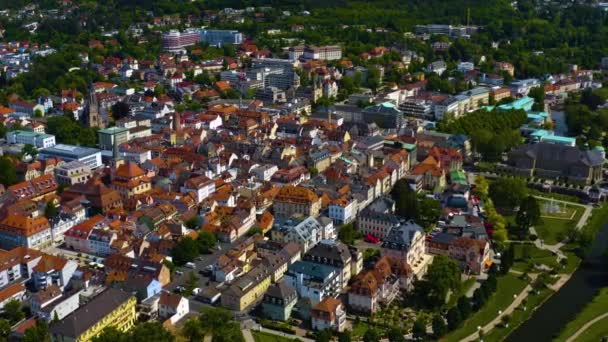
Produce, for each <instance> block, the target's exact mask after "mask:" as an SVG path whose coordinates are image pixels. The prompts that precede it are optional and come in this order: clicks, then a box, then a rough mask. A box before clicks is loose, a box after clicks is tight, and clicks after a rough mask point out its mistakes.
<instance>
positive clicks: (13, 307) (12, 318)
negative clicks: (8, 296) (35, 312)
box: [4, 299, 25, 325]
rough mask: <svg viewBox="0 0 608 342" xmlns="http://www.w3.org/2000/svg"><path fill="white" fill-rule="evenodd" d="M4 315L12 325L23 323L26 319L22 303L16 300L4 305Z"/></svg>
mask: <svg viewBox="0 0 608 342" xmlns="http://www.w3.org/2000/svg"><path fill="white" fill-rule="evenodd" d="M4 314H5V315H6V318H7V319H8V321H9V322H10V323H11V325H13V324H15V323H17V322H19V321H21V320H22V319H23V317H25V314H24V313H23V310H21V303H20V302H19V301H18V300H16V299H12V300H10V301H9V302H8V303H6V304H5V305H4Z"/></svg>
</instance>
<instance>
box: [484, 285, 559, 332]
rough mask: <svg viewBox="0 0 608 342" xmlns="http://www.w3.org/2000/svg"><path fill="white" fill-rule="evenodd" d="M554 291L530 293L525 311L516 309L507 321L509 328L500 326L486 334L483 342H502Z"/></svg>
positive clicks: (520, 308) (519, 308) (545, 290)
mask: <svg viewBox="0 0 608 342" xmlns="http://www.w3.org/2000/svg"><path fill="white" fill-rule="evenodd" d="M553 293H554V291H553V290H551V289H544V290H542V291H541V292H540V293H539V294H538V295H535V294H534V293H533V292H531V293H530V294H529V295H528V303H527V304H526V308H527V310H526V311H524V310H523V307H521V306H520V307H518V308H517V309H516V310H515V311H513V313H511V319H510V320H509V327H504V326H503V325H502V324H501V325H499V326H497V327H496V328H494V329H492V330H491V331H490V332H486V335H485V337H484V338H483V339H484V341H503V340H504V339H505V338H506V337H507V336H509V334H511V332H513V331H514V330H515V329H516V328H517V327H519V326H520V325H521V324H522V323H523V322H525V321H527V320H528V319H529V318H530V316H532V313H533V312H534V311H535V310H536V309H538V308H539V307H540V306H541V305H542V304H543V303H544V302H545V301H546V300H547V299H549V297H551V295H553Z"/></svg>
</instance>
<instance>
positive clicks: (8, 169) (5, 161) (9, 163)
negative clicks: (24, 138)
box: [0, 156, 19, 186]
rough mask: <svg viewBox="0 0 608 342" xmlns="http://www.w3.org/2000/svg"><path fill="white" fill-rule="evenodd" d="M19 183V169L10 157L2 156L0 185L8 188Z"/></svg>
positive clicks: (0, 157) (0, 159) (0, 160)
mask: <svg viewBox="0 0 608 342" xmlns="http://www.w3.org/2000/svg"><path fill="white" fill-rule="evenodd" d="M18 181H19V180H18V178H17V168H16V167H15V164H14V163H13V160H12V159H11V158H10V157H8V156H0V184H3V185H4V186H8V185H13V184H15V183H17V182H18Z"/></svg>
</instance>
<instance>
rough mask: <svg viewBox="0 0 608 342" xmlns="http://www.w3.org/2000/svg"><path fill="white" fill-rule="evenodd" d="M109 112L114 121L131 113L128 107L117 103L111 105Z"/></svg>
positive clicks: (120, 102)
mask: <svg viewBox="0 0 608 342" xmlns="http://www.w3.org/2000/svg"><path fill="white" fill-rule="evenodd" d="M111 111H112V118H114V120H120V119H122V118H124V117H127V116H129V113H130V112H131V108H130V107H129V105H128V104H127V103H125V102H122V101H118V102H116V103H115V104H113V105H112V108H111Z"/></svg>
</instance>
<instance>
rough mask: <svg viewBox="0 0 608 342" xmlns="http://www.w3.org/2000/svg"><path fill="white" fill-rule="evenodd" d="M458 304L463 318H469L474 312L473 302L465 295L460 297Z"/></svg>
mask: <svg viewBox="0 0 608 342" xmlns="http://www.w3.org/2000/svg"><path fill="white" fill-rule="evenodd" d="M457 306H458V310H459V311H460V315H461V316H462V319H467V318H469V316H470V315H471V312H473V308H471V302H470V301H469V299H468V298H467V297H465V296H462V297H460V298H458V304H457Z"/></svg>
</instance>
